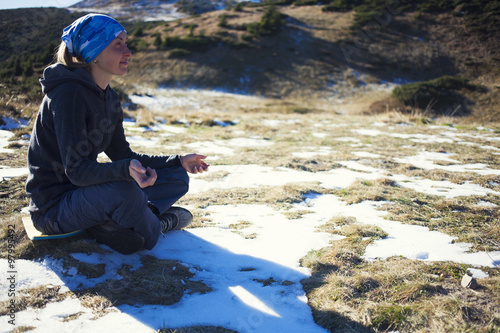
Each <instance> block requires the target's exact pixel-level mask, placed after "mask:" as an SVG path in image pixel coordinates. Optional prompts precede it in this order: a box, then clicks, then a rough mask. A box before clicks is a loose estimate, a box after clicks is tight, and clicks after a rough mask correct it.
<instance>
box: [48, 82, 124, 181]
mask: <svg viewBox="0 0 500 333" xmlns="http://www.w3.org/2000/svg"><path fill="white" fill-rule="evenodd" d="M61 95H62V94H59V95H58V97H59V98H56V99H53V100H52V103H51V111H52V113H53V118H54V130H55V135H56V137H57V144H58V149H59V152H60V155H61V163H62V166H61V167H62V169H63V170H64V173H65V174H66V176H67V177H68V179H69V180H70V181H71V183H73V184H74V185H77V186H89V185H94V184H100V183H104V182H109V181H119V180H132V177H130V174H129V171H128V166H129V164H130V159H129V160H120V161H115V162H112V163H99V162H97V161H96V158H95V157H96V156H94V155H95V151H94V149H93V146H92V142H91V138H89V133H88V129H87V128H86V124H87V121H88V117H89V116H91V112H92V110H90V106H89V105H88V104H87V102H86V98H85V94H84V93H82V91H81V88H77V89H74V90H71V92H69V91H68V90H66V94H64V96H63V97H61Z"/></svg>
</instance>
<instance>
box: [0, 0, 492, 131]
mask: <svg viewBox="0 0 500 333" xmlns="http://www.w3.org/2000/svg"><path fill="white" fill-rule="evenodd" d="M275 2H276V3H278V4H283V3H284V4H285V5H278V6H276V10H277V11H278V12H279V13H281V17H280V18H279V19H277V18H276V20H275V21H272V19H271V22H268V23H269V24H271V25H273V24H274V25H275V27H274V28H273V29H272V31H271V30H269V31H266V30H265V29H264V30H262V28H261V26H262V24H263V20H264V19H263V17H264V14H265V12H266V10H267V9H266V8H267V7H266V6H263V5H261V4H246V5H245V6H241V7H240V8H234V7H233V8H232V9H228V10H216V11H213V10H212V11H206V10H207V8H204V10H199V11H197V10H196V8H195V9H193V8H194V7H193V6H194V5H196V4H198V5H199V2H197V1H179V2H176V3H175V4H173V3H172V2H163V3H161V6H164V7H161V8H166V7H165V6H168V8H169V9H168V10H172V6H174V5H176V7H175V9H174V11H175V12H176V13H177V14H179V11H180V10H181V9H184V10H187V11H189V12H193V13H197V12H201V14H193V15H191V16H189V17H187V16H186V14H183V16H184V17H183V18H179V19H175V20H171V21H167V22H165V21H163V22H162V21H148V22H142V21H140V20H137V18H138V17H140V18H142V19H150V18H151V17H150V15H149V14H151V12H147V13H145V12H143V11H142V10H144V8H149V9H151V4H150V3H149V2H147V1H146V2H140V4H141V6H142V7H138V9H137V12H134V13H135V17H133V15H132V18H135V19H136V20H134V21H130V20H129V19H125V18H124V21H123V23H124V25H125V26H126V28H127V30H128V32H129V35H130V46H131V48H132V49H133V52H134V55H133V57H132V61H131V66H130V74H129V75H128V76H127V77H126V78H123V79H122V78H119V79H117V80H116V83H115V87H117V88H119V89H122V90H123V91H124V92H125V93H127V94H131V93H133V92H136V88H135V86H144V85H152V86H157V85H162V86H170V87H203V88H209V89H223V90H227V91H237V92H244V93H247V94H256V95H261V96H268V97H274V98H294V99H297V103H299V104H300V103H302V102H305V104H308V102H307V101H309V100H310V99H311V98H313V99H320V100H323V101H330V102H331V103H332V106H333V107H334V108H335V110H336V111H337V112H344V113H345V112H347V113H350V112H355V113H360V114H368V113H379V112H385V111H387V110H392V111H394V110H395V111H398V112H412V111H411V110H414V109H415V106H418V105H420V104H421V103H416V102H412V101H411V99H410V101H409V102H408V101H406V102H404V103H402V102H401V101H400V100H395V99H394V98H393V97H391V91H392V88H393V87H394V86H396V85H399V84H402V83H408V82H420V81H425V80H431V79H436V78H439V77H441V76H443V75H447V76H451V77H459V78H465V79H467V80H468V81H470V83H471V84H473V85H474V86H475V87H477V89H469V90H467V89H461V87H459V88H458V89H459V91H458V92H451V93H450V92H449V91H445V92H444V95H449V94H453V95H454V96H455V95H456V96H457V97H458V98H457V99H456V100H454V101H452V103H451V104H450V107H449V108H448V109H445V110H438V111H439V112H437V114H444V115H450V114H453V115H460V116H462V120H465V121H470V120H473V121H478V122H483V123H486V122H490V121H495V120H496V119H498V115H499V114H498V113H499V111H498V110H499V109H500V108H499V105H500V103H499V97H498V96H499V94H498V92H499V88H498V87H499V85H500V83H499V82H500V81H499V74H500V70H499V68H500V39H499V38H498V35H499V34H498V24H497V23H498V22H499V21H498V18H499V9H498V5H495V4H493V5H491V4H488V2H484V1H482V0H476V1H475V2H474V3H476V4H482V3H485V4H488V5H484V6H482V7H481V6H476V7H474V8H472V9H471V8H469V7H471V6H469V7H467V8H466V7H464V5H460V6H458V7H450V5H449V3H451V2H450V1H441V2H439V4H440V5H439V6H438V5H433V6H431V5H427V6H425V4H426V3H427V2H418V3H417V2H412V1H405V2H401V4H398V6H396V7H394V8H392V7H389V6H388V5H385V7H383V6H382V7H381V5H380V3H382V2H380V1H375V2H366V3H365V2H362V1H356V2H351V3H350V2H345V1H340V0H339V1H334V2H330V4H327V5H306V6H304V5H300V6H299V5H298V4H305V3H306V4H311V3H315V1H275ZM328 2H329V1H327V2H324V3H328ZM290 3H293V4H291V5H290ZM429 3H431V2H429ZM456 3H461V2H460V1H457V2H456ZM137 4H138V2H137V1H112V2H102V1H82V2H81V3H79V4H77V6H74V7H73V8H72V10H71V14H70V13H67V12H65V11H64V10H54V11H53V10H52V9H51V10H50V11H47V10H44V11H42V12H50V13H51V16H50V17H54V15H57V17H58V18H57V19H55V20H49V19H41V17H42V16H43V14H41V13H40V11H39V10H25V11H23V14H22V15H20V12H19V11H0V15H2V24H1V25H0V29H2V30H1V31H0V32H1V33H2V34H7V35H8V36H10V35H11V33H10V32H9V31H10V30H8V29H12V28H9V27H12V26H19V27H20V30H21V31H27V32H28V33H27V34H25V35H24V36H23V38H21V39H19V40H16V42H15V43H13V42H8V40H4V44H5V43H6V44H5V45H4V46H2V51H3V53H0V60H1V59H3V64H5V66H3V68H4V69H3V70H2V71H0V79H1V82H2V83H1V84H0V90H1V91H0V92H1V93H2V94H4V95H8V96H9V98H11V99H12V98H14V99H16V96H21V97H22V98H21V99H16V103H10V107H9V108H8V109H9V110H7V111H8V112H7V111H3V112H4V113H7V114H10V115H12V116H16V115H17V116H20V115H22V116H24V117H29V114H30V113H33V112H34V111H35V108H33V107H26V106H27V104H29V103H32V104H31V105H33V106H34V105H36V103H37V101H39V99H40V98H41V94H40V92H39V88H38V84H37V80H36V78H37V77H39V76H40V75H41V71H42V70H43V67H44V66H45V64H46V63H47V62H48V61H49V59H50V50H51V49H53V47H54V46H55V45H57V43H58V42H59V38H58V37H57V36H58V34H60V31H61V30H62V28H63V27H64V26H66V25H67V22H71V20H72V19H74V17H77V16H80V15H82V13H78V12H76V11H78V10H89V9H92V10H96V11H97V10H99V11H102V12H106V11H110V12H111V13H113V12H114V11H115V10H121V12H128V13H131V12H133V11H132V9H131V8H137V7H134V6H137ZM193 4H194V5H193ZM205 4H206V2H205ZM210 4H211V6H212V9H213V8H216V5H217V4H220V2H210ZM342 4H343V5H344V7H342V6H340V5H342ZM347 4H351V5H350V7H349V6H348V5H347ZM353 4H357V6H355V7H354V5H353ZM445 5H446V6H445ZM148 6H149V7H148ZM440 6H441V7H440ZM495 6H496V7H495ZM208 7H210V6H208ZM450 8H454V9H453V10H451V9H450ZM125 9H126V10H125ZM481 11H483V12H481ZM478 13H479V14H484V15H483V16H481V19H479V18H478V16H477V15H478ZM66 15H67V17H66ZM159 15H160V14H159ZM162 15H163V14H161V15H160V16H159V17H162ZM59 16H61V17H63V16H64V19H59ZM129 18H130V15H129ZM170 19H172V18H170ZM29 22H36V29H34V28H33V27H32V26H30V25H29V24H28V23H29ZM29 29H31V30H29ZM259 29H260V30H259ZM39 31H47V33H46V34H45V35H44V37H45V38H40V37H39ZM35 32H36V33H35ZM11 40H12V38H11ZM13 46H15V47H16V50H17V51H18V52H14V50H13ZM10 54H12V57H10V58H8V55H10ZM35 55H37V57H35ZM34 57H35V58H34ZM138 89H139V88H138ZM427 94H429V93H427ZM430 94H431V95H432V92H431V93H430ZM414 99H415V98H414ZM431 100H432V96H431ZM301 101H302V102H301ZM430 106H432V105H430ZM424 109H425V107H424ZM20 110H24V111H23V112H20ZM429 111H432V110H429ZM428 115H431V114H428ZM467 116H472V117H467Z"/></svg>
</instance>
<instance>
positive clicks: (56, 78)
mask: <svg viewBox="0 0 500 333" xmlns="http://www.w3.org/2000/svg"><path fill="white" fill-rule="evenodd" d="M68 81H77V82H79V83H81V84H83V85H85V86H87V87H89V88H91V89H93V90H95V91H96V92H99V93H102V90H101V88H99V86H98V85H97V84H96V83H95V82H94V79H93V78H92V75H90V73H89V72H87V71H86V70H85V69H83V68H69V67H66V66H64V65H63V64H60V63H58V64H55V65H51V66H49V67H47V68H45V70H44V71H43V77H42V78H41V79H40V85H41V86H42V92H43V93H44V94H47V93H49V92H50V91H51V90H52V89H54V88H55V87H57V86H59V85H61V84H63V83H66V82H68Z"/></svg>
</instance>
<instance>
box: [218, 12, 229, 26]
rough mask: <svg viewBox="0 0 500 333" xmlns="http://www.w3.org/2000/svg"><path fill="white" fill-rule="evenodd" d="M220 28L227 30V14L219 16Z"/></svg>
mask: <svg viewBox="0 0 500 333" xmlns="http://www.w3.org/2000/svg"><path fill="white" fill-rule="evenodd" d="M217 26H218V27H221V28H227V27H228V23H227V15H226V14H222V15H220V16H219V23H218V24H217Z"/></svg>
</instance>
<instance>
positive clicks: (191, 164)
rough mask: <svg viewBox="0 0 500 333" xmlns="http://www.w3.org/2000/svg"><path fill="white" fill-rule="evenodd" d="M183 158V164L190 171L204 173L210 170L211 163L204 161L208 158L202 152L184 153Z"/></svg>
mask: <svg viewBox="0 0 500 333" xmlns="http://www.w3.org/2000/svg"><path fill="white" fill-rule="evenodd" d="M180 158H181V165H182V167H183V168H184V169H186V171H187V172H190V173H203V172H205V171H208V167H209V166H210V164H207V163H205V161H203V160H204V159H205V158H207V157H206V156H205V155H200V154H188V155H183V156H181V157H180Z"/></svg>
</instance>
